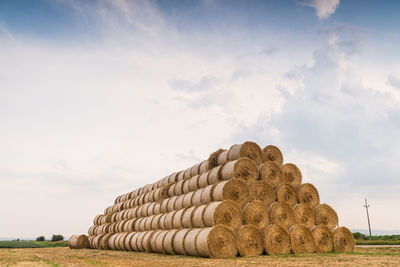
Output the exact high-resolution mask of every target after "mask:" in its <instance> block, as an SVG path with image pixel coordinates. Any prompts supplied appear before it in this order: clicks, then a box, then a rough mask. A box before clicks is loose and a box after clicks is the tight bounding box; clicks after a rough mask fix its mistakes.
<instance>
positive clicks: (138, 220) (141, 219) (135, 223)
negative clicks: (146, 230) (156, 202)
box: [133, 218, 144, 231]
mask: <svg viewBox="0 0 400 267" xmlns="http://www.w3.org/2000/svg"><path fill="white" fill-rule="evenodd" d="M143 220H144V218H137V220H136V221H135V222H134V223H133V229H134V231H140V230H139V227H140V223H141V221H143Z"/></svg>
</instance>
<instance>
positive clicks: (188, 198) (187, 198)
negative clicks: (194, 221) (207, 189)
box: [182, 192, 194, 208]
mask: <svg viewBox="0 0 400 267" xmlns="http://www.w3.org/2000/svg"><path fill="white" fill-rule="evenodd" d="M193 195H194V192H189V193H187V194H185V195H184V197H183V203H182V204H183V207H184V208H189V207H191V206H192V198H193Z"/></svg>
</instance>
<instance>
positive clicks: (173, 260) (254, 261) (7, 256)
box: [0, 247, 400, 267]
mask: <svg viewBox="0 0 400 267" xmlns="http://www.w3.org/2000/svg"><path fill="white" fill-rule="evenodd" d="M399 262H400V247H384V248H383V247H374V248H356V250H355V252H353V253H322V254H300V255H284V256H265V255H263V256H259V257H253V258H235V259H227V260H221V259H204V258H198V257H188V256H175V255H162V254H153V253H139V252H126V251H109V250H108V251H102V250H93V249H82V250H71V249H69V248H65V247H57V248H25V249H0V266H218V267H219V266H260V265H268V266H333V265H340V266H399Z"/></svg>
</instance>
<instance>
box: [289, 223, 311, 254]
mask: <svg viewBox="0 0 400 267" xmlns="http://www.w3.org/2000/svg"><path fill="white" fill-rule="evenodd" d="M289 232H290V242H291V244H292V251H293V252H294V253H313V252H315V240H314V236H313V234H312V232H311V230H310V228H308V227H306V226H304V225H302V224H295V225H293V226H292V227H291V228H290V230H289Z"/></svg>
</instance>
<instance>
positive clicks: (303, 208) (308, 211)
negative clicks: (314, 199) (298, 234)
mask: <svg viewBox="0 0 400 267" xmlns="http://www.w3.org/2000/svg"><path fill="white" fill-rule="evenodd" d="M293 213H294V219H295V220H296V223H298V224H302V225H305V226H307V227H308V228H311V227H313V226H314V225H315V220H314V218H315V214H314V209H313V208H312V207H311V206H310V205H308V204H306V203H300V204H296V205H294V206H293Z"/></svg>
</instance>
